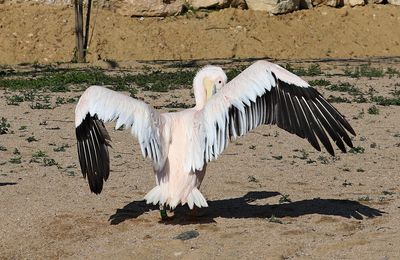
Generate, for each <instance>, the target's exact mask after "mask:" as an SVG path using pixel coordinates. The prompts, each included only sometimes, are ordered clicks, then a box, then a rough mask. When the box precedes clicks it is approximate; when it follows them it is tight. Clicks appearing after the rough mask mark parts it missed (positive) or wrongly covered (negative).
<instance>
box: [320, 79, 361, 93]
mask: <svg viewBox="0 0 400 260" xmlns="http://www.w3.org/2000/svg"><path fill="white" fill-rule="evenodd" d="M326 89H328V90H331V91H339V92H347V93H348V94H350V95H360V94H361V91H360V89H358V88H356V87H355V86H353V85H351V84H350V83H348V82H340V83H339V84H337V85H336V84H334V85H330V86H328V87H327V88H326Z"/></svg>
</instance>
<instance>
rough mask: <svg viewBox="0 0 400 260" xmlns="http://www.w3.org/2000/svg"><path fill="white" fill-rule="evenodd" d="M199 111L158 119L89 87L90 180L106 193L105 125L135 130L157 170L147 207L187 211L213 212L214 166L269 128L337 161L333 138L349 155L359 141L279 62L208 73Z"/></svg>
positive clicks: (84, 149)
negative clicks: (210, 179)
mask: <svg viewBox="0 0 400 260" xmlns="http://www.w3.org/2000/svg"><path fill="white" fill-rule="evenodd" d="M193 90H194V96H195V101H196V105H195V106H194V107H193V108H189V109H186V110H183V111H180V112H174V113H159V112H158V111H156V110H155V109H153V108H152V107H151V106H150V105H148V104H146V103H145V102H143V101H141V100H137V99H134V98H131V97H128V96H126V95H124V94H122V93H118V92H115V91H112V90H109V89H107V88H103V87H100V86H91V87H89V88H88V89H87V90H86V91H85V92H84V93H83V94H82V96H81V98H80V99H79V101H78V104H77V106H76V110H75V126H76V137H77V148H78V157H79V162H80V167H81V170H82V174H83V177H84V178H86V177H87V180H88V183H89V187H90V190H91V191H92V192H94V193H96V194H99V193H100V192H101V191H102V188H103V182H104V181H106V180H107V178H108V177H109V172H110V163H109V161H110V158H109V153H108V146H109V145H110V141H111V139H110V136H109V134H108V133H107V130H106V128H105V126H104V122H110V121H114V120H116V121H117V122H116V126H115V128H116V129H118V128H120V127H121V126H125V129H128V128H131V130H130V131H131V133H132V135H134V136H135V137H136V138H137V139H138V142H139V144H140V147H141V152H142V155H143V156H144V157H145V158H150V159H151V160H152V163H153V169H154V174H155V177H156V186H155V187H154V188H153V189H152V190H150V192H148V193H147V195H146V196H145V200H146V202H147V203H148V204H150V203H152V204H154V205H156V204H159V206H160V213H161V217H162V218H165V217H166V211H165V209H166V208H167V207H169V208H170V209H174V208H175V207H176V206H177V205H179V204H182V205H185V204H187V205H188V206H189V208H190V209H193V208H194V206H197V207H198V208H201V207H207V206H208V205H207V200H206V199H205V198H204V196H203V195H202V194H201V192H200V191H199V188H200V184H201V182H202V180H203V178H204V175H205V173H206V167H207V163H208V162H210V161H212V160H215V159H217V158H218V156H219V155H220V154H221V153H222V152H223V151H224V149H225V148H226V147H227V146H228V143H229V141H230V140H234V139H236V138H237V137H238V136H243V135H245V134H246V133H248V132H249V131H251V130H252V129H254V128H256V127H257V126H259V125H262V124H269V125H277V126H278V127H280V128H282V129H284V130H286V131H288V132H290V133H292V134H296V135H297V136H299V137H301V138H304V139H306V140H307V141H308V142H309V143H310V144H311V145H312V146H313V147H314V148H315V149H316V150H318V151H321V146H320V143H321V144H322V145H323V146H324V147H325V149H326V150H327V151H328V152H329V153H330V154H331V155H334V154H335V151H334V148H333V147H332V144H331V141H330V139H331V140H332V141H333V142H334V143H335V144H336V145H337V147H338V148H339V149H340V150H341V151H342V152H344V153H345V152H346V145H347V146H349V147H353V145H352V142H351V139H350V137H349V133H350V134H352V135H355V132H354V130H353V128H352V127H351V126H350V124H349V123H348V121H347V120H346V119H345V117H344V116H343V115H342V114H341V113H340V112H339V111H338V110H337V109H336V108H334V107H333V106H332V105H331V104H329V103H328V102H327V101H326V100H325V99H324V98H323V97H322V95H321V94H320V93H319V92H318V91H317V90H316V89H314V88H312V87H310V85H309V84H308V83H307V82H306V81H304V80H302V79H301V78H300V77H298V76H296V75H295V74H293V73H291V72H289V71H287V70H285V69H284V68H282V67H280V66H279V65H276V64H274V63H271V62H268V61H265V60H261V61H257V62H255V63H253V64H252V65H251V66H249V67H248V68H247V69H245V70H244V71H243V72H241V73H240V74H239V75H238V76H237V77H235V78H234V79H233V80H231V81H230V82H227V77H226V75H225V73H224V71H223V70H222V69H221V68H220V67H216V66H205V67H204V68H202V69H201V70H200V71H198V73H197V74H196V76H195V78H194V80H193Z"/></svg>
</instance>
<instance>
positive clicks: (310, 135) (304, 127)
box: [262, 72, 356, 156]
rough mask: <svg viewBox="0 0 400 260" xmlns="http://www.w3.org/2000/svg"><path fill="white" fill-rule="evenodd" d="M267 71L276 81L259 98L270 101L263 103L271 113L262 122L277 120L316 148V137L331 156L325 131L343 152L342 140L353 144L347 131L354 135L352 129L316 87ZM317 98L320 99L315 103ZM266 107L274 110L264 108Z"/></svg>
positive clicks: (269, 122)
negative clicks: (297, 82)
mask: <svg viewBox="0 0 400 260" xmlns="http://www.w3.org/2000/svg"><path fill="white" fill-rule="evenodd" d="M271 74H272V76H273V78H274V80H275V83H276V84H275V86H273V87H272V88H271V90H270V91H267V92H266V93H265V94H264V96H263V97H262V99H263V100H264V101H263V102H268V103H271V105H267V106H266V111H264V112H265V113H266V114H267V115H272V117H271V116H268V117H267V118H266V120H265V121H264V122H263V123H265V124H277V125H278V126H279V127H281V128H283V129H285V130H286V131H289V132H290V133H293V134H296V135H297V136H299V137H301V138H304V139H306V140H307V141H308V142H309V143H310V144H311V145H312V146H313V147H314V148H315V149H316V150H318V151H321V148H320V145H319V142H318V141H320V142H321V143H322V145H323V146H324V147H325V149H326V150H327V152H328V153H329V154H331V155H332V156H335V151H334V149H333V147H332V144H331V142H330V140H329V137H328V135H329V136H330V137H331V139H332V140H333V142H334V143H335V144H336V145H337V147H338V148H339V149H340V150H341V151H342V152H344V153H346V152H347V151H346V146H345V144H347V145H348V146H349V147H350V148H352V147H353V143H352V142H351V139H350V137H349V135H348V133H350V134H352V135H353V136H356V133H355V131H354V129H353V128H352V127H351V125H350V124H349V122H348V121H347V120H346V118H345V117H344V116H343V115H342V114H341V113H340V112H339V111H338V110H337V109H336V108H335V107H333V106H332V105H331V104H329V103H328V102H327V101H326V100H325V99H324V98H323V96H322V95H321V94H320V93H319V92H318V90H317V89H314V88H312V87H311V86H309V87H301V86H297V85H295V84H290V83H286V82H284V81H282V80H280V79H279V78H278V77H277V76H276V75H275V73H274V72H271ZM303 98H304V100H303ZM318 100H319V101H321V103H318V102H317V101H318ZM268 108H269V109H270V110H271V109H273V110H276V111H268ZM271 113H272V114H271ZM346 130H347V132H346ZM326 132H327V133H326Z"/></svg>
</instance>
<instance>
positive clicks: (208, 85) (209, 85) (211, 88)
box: [203, 77, 217, 99]
mask: <svg viewBox="0 0 400 260" xmlns="http://www.w3.org/2000/svg"><path fill="white" fill-rule="evenodd" d="M203 85H204V88H205V89H206V93H207V99H210V97H211V96H212V95H214V94H215V93H217V88H216V87H215V84H214V82H213V81H212V80H210V79H209V78H207V77H206V78H204V80H203Z"/></svg>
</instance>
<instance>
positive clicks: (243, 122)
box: [191, 61, 355, 170]
mask: <svg viewBox="0 0 400 260" xmlns="http://www.w3.org/2000/svg"><path fill="white" fill-rule="evenodd" d="M278 81H279V82H281V83H280V85H279V86H278ZM281 85H285V86H281ZM278 87H279V88H278ZM281 87H283V89H281ZM272 88H274V91H275V92H276V91H281V92H280V93H279V95H280V96H278V97H274V98H275V99H278V101H279V102H278V103H275V104H274V103H273V102H268V101H266V100H261V99H262V98H263V97H265V95H264V94H267V93H266V92H272ZM278 89H280V90H278ZM285 91H286V92H285ZM269 94H270V93H269ZM304 95H305V96H306V97H307V100H306V99H305V97H304ZM299 97H300V99H302V100H299ZM282 99H283V100H282ZM307 102H311V105H312V108H311V107H310V104H309V103H307ZM321 102H322V103H321ZM295 103H296V104H295ZM282 104H283V105H284V107H282ZM279 106H280V107H279ZM289 106H290V109H289ZM232 108H234V109H235V110H237V111H236V112H235V111H234V112H235V115H231V114H229V113H230V111H231V112H232V110H231V109H232ZM314 108H315V109H314ZM320 108H323V112H318V111H316V110H317V109H320ZM288 109H289V110H291V111H288ZM313 109H314V110H313ZM305 110H307V111H305ZM269 112H270V113H275V114H273V119H271V118H269V119H268V120H267V117H268V116H270V115H268V114H267V113H269ZM318 113H319V114H318ZM199 114H200V115H201V116H199V117H197V120H201V121H200V122H201V123H199V125H202V126H203V129H202V131H200V133H199V137H200V139H201V140H205V142H204V143H205V144H204V153H203V155H202V158H201V159H199V160H197V161H201V162H203V163H202V164H199V163H194V162H192V165H191V168H192V169H193V170H200V169H201V168H202V167H203V165H204V163H206V162H208V161H211V160H213V159H217V158H218V155H219V154H221V153H222V152H223V150H224V149H225V148H226V147H227V145H228V141H229V138H236V137H237V136H242V135H244V134H246V133H247V132H248V131H250V130H251V129H253V128H255V127H257V126H258V125H260V124H263V123H270V124H275V123H277V124H278V126H279V127H281V128H283V129H285V130H287V131H289V132H291V133H295V134H297V135H298V136H300V137H302V138H306V139H308V141H309V142H310V143H311V144H312V145H313V146H314V147H315V148H316V149H317V150H320V148H319V145H318V141H316V139H315V134H314V133H316V134H317V136H318V138H319V139H320V141H322V142H323V144H324V146H325V147H326V148H327V149H328V151H329V152H330V153H331V154H332V153H333V148H332V146H331V144H330V143H329V140H328V137H327V135H326V134H325V130H324V128H325V129H327V130H328V132H329V131H330V132H329V135H330V136H331V137H332V138H333V139H334V141H335V142H336V144H338V146H339V148H341V150H342V151H344V152H345V148H344V145H343V142H342V139H343V140H344V141H345V143H346V144H348V145H349V146H350V147H352V144H351V141H350V138H349V137H348V136H347V133H345V131H344V128H345V129H346V130H347V131H349V132H350V133H352V134H354V135H355V133H354V130H353V129H352V128H351V126H350V125H349V124H348V122H347V121H346V120H345V119H344V117H343V116H342V115H341V114H340V113H339V112H338V111H337V110H336V109H335V108H334V107H333V106H331V105H330V104H329V103H328V102H326V100H325V99H323V97H322V96H321V95H320V94H319V93H318V92H317V91H316V90H315V89H312V88H309V84H308V83H307V82H306V81H304V80H302V79H301V78H300V77H298V76H296V75H295V74H293V73H291V72H289V71H287V70H285V69H283V68H282V67H280V66H279V65H276V64H273V63H270V62H268V61H258V62H255V63H254V64H253V65H251V66H250V67H248V68H247V69H246V70H244V71H243V72H242V73H240V74H239V75H238V76H237V77H236V78H234V79H233V80H232V81H230V82H229V83H228V84H227V85H226V86H224V87H223V88H221V89H220V91H219V92H218V93H216V94H215V95H214V96H213V97H211V98H210V99H209V100H208V102H207V103H206V105H205V106H204V108H203V109H202V110H200V111H199ZM235 117H236V119H235ZM237 117H238V118H237ZM267 121H268V122H267ZM303 128H304V129H303ZM321 130H322V132H323V133H322V132H321ZM343 132H344V133H343ZM337 133H339V134H337ZM338 139H340V140H338Z"/></svg>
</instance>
